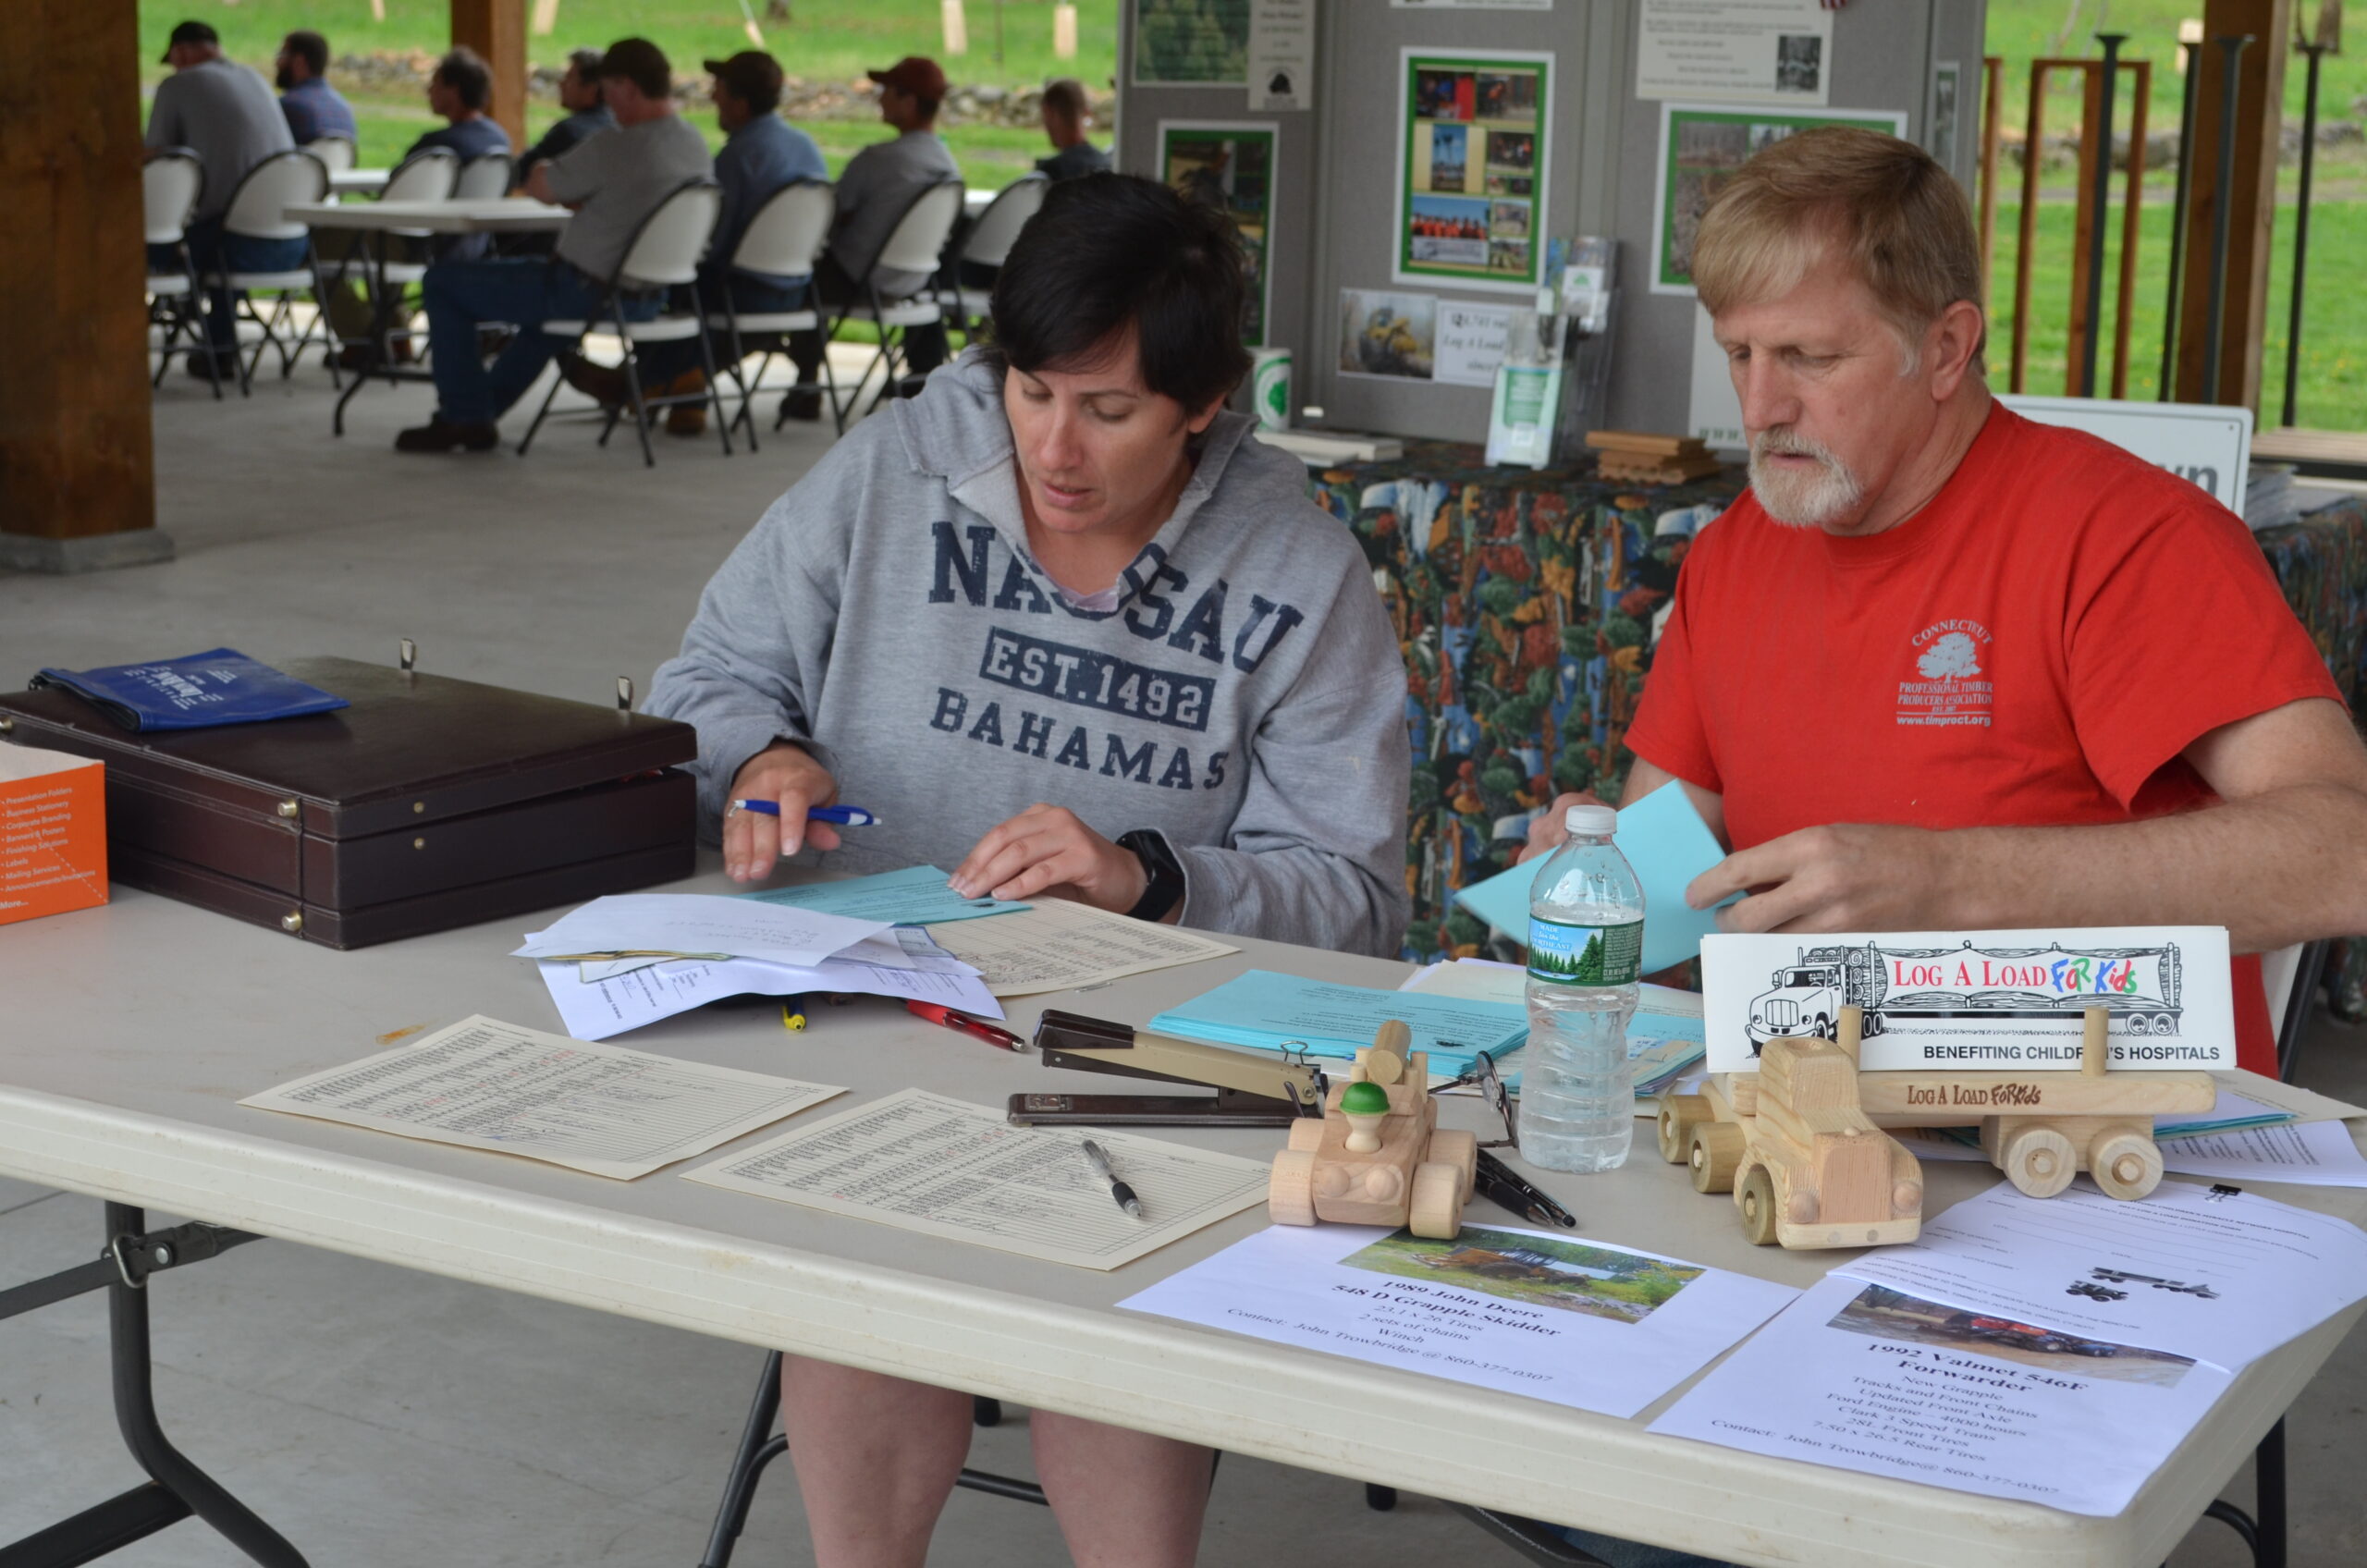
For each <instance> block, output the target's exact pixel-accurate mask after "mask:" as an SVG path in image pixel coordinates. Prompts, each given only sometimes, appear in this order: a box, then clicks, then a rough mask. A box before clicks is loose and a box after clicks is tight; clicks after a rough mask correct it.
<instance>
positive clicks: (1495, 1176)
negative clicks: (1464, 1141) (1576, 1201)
mask: <svg viewBox="0 0 2367 1568" xmlns="http://www.w3.org/2000/svg"><path fill="white" fill-rule="evenodd" d="M1478 1184H1479V1190H1480V1191H1481V1192H1483V1193H1485V1194H1488V1196H1489V1197H1490V1199H1491V1200H1493V1201H1494V1202H1496V1203H1497V1204H1500V1205H1502V1207H1505V1208H1509V1209H1511V1210H1512V1211H1513V1212H1514V1213H1515V1214H1517V1215H1519V1216H1520V1217H1521V1218H1523V1219H1528V1220H1532V1221H1534V1222H1535V1223H1537V1224H1539V1225H1560V1226H1563V1227H1564V1228H1565V1229H1568V1230H1572V1231H1575V1230H1576V1229H1577V1228H1578V1221H1577V1217H1576V1216H1575V1215H1573V1214H1572V1213H1571V1212H1570V1211H1569V1210H1568V1209H1566V1208H1564V1207H1562V1206H1561V1205H1560V1204H1558V1203H1555V1202H1554V1201H1553V1200H1552V1199H1551V1198H1550V1197H1548V1196H1546V1194H1543V1193H1541V1192H1539V1191H1538V1190H1537V1189H1536V1188H1535V1187H1532V1186H1530V1185H1529V1184H1528V1183H1527V1182H1524V1181H1522V1180H1521V1179H1520V1177H1519V1176H1518V1175H1516V1174H1515V1173H1514V1170H1513V1168H1512V1167H1511V1166H1509V1165H1506V1164H1505V1163H1504V1162H1503V1161H1502V1160H1501V1159H1498V1158H1496V1157H1495V1156H1494V1155H1492V1154H1490V1153H1489V1152H1488V1151H1487V1150H1486V1149H1481V1150H1480V1151H1479V1168H1478Z"/></svg>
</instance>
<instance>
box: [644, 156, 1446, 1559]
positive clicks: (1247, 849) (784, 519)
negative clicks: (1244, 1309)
mask: <svg viewBox="0 0 2367 1568" xmlns="http://www.w3.org/2000/svg"><path fill="white" fill-rule="evenodd" d="M1244 288H1245V285H1244V281H1243V276H1242V263H1241V253H1240V249H1239V242H1238V240H1237V239H1235V238H1234V236H1233V231H1232V227H1231V226H1230V225H1229V224H1228V223H1227V222H1226V221H1225V219H1224V217H1223V216H1222V214H1217V213H1212V212H1209V211H1207V210H1206V209H1203V208H1197V207H1194V206H1192V205H1190V204H1188V203H1186V202H1184V201H1183V200H1182V199H1180V198H1179V197H1177V196H1176V195H1175V193H1174V192H1172V191H1171V190H1167V189H1166V188H1165V187H1163V186H1160V185H1159V184H1157V183H1155V182H1154V181H1150V180H1146V179H1133V178H1122V177H1119V176H1115V175H1112V176H1107V177H1105V178H1100V179H1094V180H1080V181H1075V182H1072V183H1070V184H1066V185H1062V186H1060V187H1057V188H1056V189H1054V190H1052V191H1051V192H1050V194H1049V197H1048V198H1047V200H1046V202H1045V203H1044V208H1043V211H1042V213H1041V214H1039V215H1038V216H1037V217H1036V220H1035V221H1034V222H1033V223H1032V224H1030V225H1029V226H1028V227H1027V229H1026V230H1025V232H1024V233H1023V234H1022V235H1021V236H1020V239H1019V242H1018V244H1017V245H1016V246H1015V247H1014V248H1013V249H1012V252H1011V259H1010V262H1009V263H1008V264H1007V265H1006V266H1005V267H1004V268H1003V276H1002V278H1001V281H1000V285H999V287H998V288H996V290H995V298H994V307H993V315H994V335H993V338H992V344H993V347H992V348H991V349H971V350H970V351H969V352H967V353H965V354H964V355H963V357H962V359H961V361H959V362H958V363H957V364H955V365H954V366H952V367H951V368H950V370H948V371H947V372H946V373H945V374H940V375H938V376H936V377H934V378H932V379H931V380H930V381H929V383H928V384H927V386H926V387H924V388H923V389H922V391H921V393H920V395H919V396H918V397H917V398H913V399H911V400H910V401H903V402H897V403H894V404H892V405H890V407H889V410H886V411H884V412H882V413H881V414H880V415H879V416H878V417H877V418H873V419H869V420H866V421H865V422H864V423H861V424H859V425H857V426H855V427H854V428H853V429H852V430H851V431H849V432H848V433H847V435H846V436H845V438H844V439H842V440H841V441H840V442H839V444H838V445H837V446H836V447H832V448H831V449H830V450H829V451H828V453H826V454H825V455H824V456H823V459H822V460H821V462H820V463H818V464H817V465H816V467H815V469H814V471H813V472H812V473H810V474H809V475H808V476H807V477H805V478H804V479H803V480H801V481H799V482H798V484H796V485H795V486H794V487H792V488H791V490H790V492H789V493H788V494H787V495H786V496H782V497H781V498H780V499H779V501H777V502H775V503H774V504H773V506H772V507H771V508H769V509H768V510H767V512H766V513H765V516H764V518H763V520H762V521H760V522H758V523H757V525H756V527H755V529H754V532H753V533H750V534H749V535H748V537H747V538H746V539H745V540H743V541H742V543H741V545H740V546H739V548H738V549H736V550H735V551H733V552H732V555H731V557H730V559H729V560H728V561H726V562H725V563H724V565H723V567H722V569H721V570H719V571H717V573H716V576H715V580H714V581H713V582H710V583H708V584H707V588H706V592H705V594H703V595H702V596H701V598H700V601H699V608H698V614H697V617H696V619H693V621H692V623H691V626H690V629H689V630H688V631H686V632H685V633H684V634H683V638H682V651H681V656H680V657H678V658H675V659H673V660H671V661H669V662H668V663H667V664H665V665H664V666H662V667H660V668H659V669H658V671H657V676H656V683H655V685H654V686H653V687H652V689H651V692H650V700H649V710H650V711H651V712H652V713H656V714H659V715H663V716H665V717H672V718H679V719H682V720H684V721H686V722H688V723H689V724H691V725H692V726H693V728H695V729H697V731H698V747H699V756H698V761H697V763H696V764H695V765H694V769H693V770H694V772H695V773H696V774H697V776H698V779H699V800H700V808H701V816H702V819H703V820H702V826H703V827H704V829H705V831H707V832H709V833H713V832H715V831H716V830H717V827H720V831H721V837H722V840H723V854H724V862H725V864H726V866H727V868H728V869H729V871H730V875H731V876H733V877H734V878H736V879H738V880H740V881H743V882H748V881H758V880H761V879H763V878H764V877H766V876H768V875H770V873H771V872H772V869H773V867H774V865H775V864H776V861H777V859H778V858H785V857H788V856H793V855H798V854H800V853H801V851H809V850H812V851H828V854H827V856H826V858H825V859H824V860H823V861H822V863H821V864H825V865H827V866H829V867H830V868H832V869H839V868H844V869H847V870H852V871H875V870H884V869H888V868H890V867H903V866H911V865H926V864H936V865H943V866H950V867H952V868H953V875H952V884H953V886H954V888H956V889H957V890H960V891H961V892H963V894H964V895H965V896H971V895H975V894H976V893H981V892H984V891H986V890H987V889H993V890H994V891H995V892H996V893H997V894H998V895H1000V896H1002V897H1008V898H1031V897H1048V896H1049V897H1056V898H1068V899H1075V900H1081V901H1083V902H1085V903H1090V904H1092V905H1094V906H1096V907H1097V908H1099V909H1103V910H1108V911H1110V912H1112V913H1118V914H1124V915H1132V916H1133V917H1134V918H1136V919H1140V920H1168V921H1176V920H1180V921H1181V922H1182V923H1184V924H1186V925H1196V926H1202V927H1206V928H1208V929H1209V930H1214V931H1228V932H1239V933H1243V934H1254V935H1257V936H1263V937H1279V938H1282V939H1285V940H1290V941H1299V942H1312V943H1315V944H1318V945H1320V946H1323V947H1329V948H1336V949H1343V950H1347V951H1352V952H1364V953H1373V954H1386V953H1394V952H1395V951H1396V950H1397V947H1398V943H1399V941H1400V940H1401V938H1402V937H1403V934H1404V924H1405V908H1406V894H1405V880H1404V834H1405V791H1406V780H1407V771H1406V770H1407V755H1406V739H1405V726H1404V719H1403V718H1402V717H1401V712H1400V710H1401V704H1402V703H1403V700H1404V689H1405V676H1404V664H1403V662H1402V661H1401V659H1400V658H1399V656H1398V650H1397V641H1396V635H1395V633H1394V631H1392V629H1391V626H1390V623H1389V619H1388V615H1387V613H1386V611H1385V610H1384V609H1383V608H1382V606H1381V603H1380V596H1379V595H1378V594H1375V593H1374V592H1373V589H1372V576H1371V572H1370V571H1369V570H1368V569H1367V566H1366V563H1365V558H1364V556H1363V554H1362V553H1361V551H1360V550H1359V549H1358V548H1357V546H1356V545H1355V540H1354V538H1353V537H1352V536H1351V535H1350V534H1349V533H1347V531H1346V530H1344V529H1343V528H1341V527H1340V526H1339V524H1338V523H1337V522H1335V521H1332V520H1331V518H1329V517H1328V516H1327V515H1326V514H1325V513H1324V512H1323V511H1322V510H1321V509H1320V508H1318V507H1317V506H1315V504H1314V503H1313V502H1312V501H1310V500H1309V499H1308V498H1307V493H1306V474H1305V471H1304V469H1303V468H1301V467H1300V466H1299V465H1298V464H1297V463H1296V461H1295V460H1294V459H1288V458H1287V457H1286V456H1285V455H1284V454H1283V453H1282V452H1280V451H1278V450H1276V449H1274V448H1272V447H1266V446H1263V445H1261V444H1259V443H1258V442H1257V441H1256V440H1254V439H1252V438H1251V436H1250V434H1249V433H1250V428H1251V422H1250V421H1249V420H1248V419H1246V418H1245V417H1244V416H1243V415H1240V414H1235V413H1229V412H1226V411H1225V410H1224V399H1225V398H1226V397H1227V396H1228V395H1229V394H1230V393H1231V392H1232V391H1233V388H1234V387H1235V386H1237V385H1238V384H1239V382H1240V380H1241V378H1242V376H1243V374H1245V372H1246V370H1247V368H1248V356H1247V355H1246V353H1245V351H1244V350H1243V349H1242V347H1241V338H1240V322H1241V310H1242V300H1243V294H1244ZM1228 583H1230V584H1231V585H1232V586H1231V590H1230V593H1229V594H1228V590H1227V584H1228ZM982 659H983V662H982ZM1048 661H1049V662H1048ZM1096 671H1098V672H1099V674H1098V676H1097V675H1096V674H1095V673H1094V672H1096ZM842 796H843V798H844V799H846V800H848V801H851V802H859V803H861V804H863V805H865V806H868V807H871V808H873V809H874V810H877V811H878V812H879V813H880V815H881V822H880V825H879V826H877V827H867V828H863V829H860V830H858V831H855V832H851V833H849V834H847V835H845V836H843V837H841V836H840V834H839V833H838V832H837V831H836V830H835V829H833V828H831V827H828V826H826V825H820V824H816V825H811V826H809V825H808V824H807V822H806V820H805V813H806V809H807V808H808V807H809V806H815V805H820V804H824V803H826V802H832V801H836V800H839V799H840V798H841V797H842ZM739 800H754V801H767V802H777V803H778V804H779V811H780V815H779V817H778V818H776V817H773V816H767V815H757V814H754V813H749V812H745V811H734V810H730V802H734V801H739ZM782 1385H783V1399H782V1405H781V1409H782V1415H783V1426H784V1430H785V1431H786V1432H787V1433H788V1435H789V1452H790V1454H791V1458H792V1460H793V1462H794V1463H795V1464H796V1467H797V1483H798V1487H799V1488H800V1489H801V1490H802V1492H803V1495H804V1499H805V1514H806V1520H807V1523H808V1525H809V1526H810V1528H811V1529H812V1531H813V1535H814V1546H815V1561H816V1562H820V1563H823V1564H827V1565H828V1568H920V1564H921V1563H922V1562H923V1560H924V1558H925V1556H926V1553H927V1550H928V1542H929V1537H930V1534H931V1531H932V1530H933V1528H934V1526H935V1525H936V1522H937V1518H938V1513H939V1511H940V1510H941V1509H942V1508H943V1507H944V1504H945V1501H946V1498H947V1496H948V1495H949V1493H950V1491H951V1489H952V1487H953V1482H954V1476H955V1475H956V1473H957V1472H958V1471H959V1470H960V1469H961V1467H962V1462H963V1454H964V1452H966V1450H967V1448H968V1446H969V1440H970V1408H971V1407H970V1396H969V1395H968V1394H966V1393H963V1392H959V1391H957V1390H950V1389H941V1388H934V1387H931V1386H929V1385H926V1384H923V1383H916V1382H911V1381H907V1380H905V1379H902V1378H893V1377H889V1376H886V1375H883V1374H880V1373H875V1372H863V1371H857V1370H854V1369H852V1368H849V1367H844V1366H829V1365H827V1364H825V1363H822V1362H818V1361H813V1360H809V1359H807V1358H805V1357H803V1356H791V1357H790V1358H789V1360H788V1363H787V1365H786V1367H785V1370H784V1372H783V1376H782ZM1028 1427H1029V1430H1030V1433H1031V1435H1032V1438H1033V1440H1034V1444H1035V1452H1036V1471H1037V1474H1038V1475H1039V1476H1041V1477H1042V1479H1043V1485H1044V1490H1045V1492H1046V1494H1047V1495H1048V1496H1049V1499H1050V1501H1051V1504H1052V1508H1053V1511H1054V1513H1055V1514H1056V1515H1057V1516H1058V1518H1059V1521H1060V1525H1061V1532H1062V1534H1063V1535H1064V1536H1065V1537H1066V1538H1067V1542H1068V1547H1069V1550H1070V1553H1071V1555H1072V1557H1073V1560H1074V1561H1075V1562H1077V1563H1078V1564H1080V1565H1081V1568H1109V1565H1112V1564H1118V1563H1125V1564H1132V1565H1136V1568H1185V1565H1187V1564H1189V1563H1190V1562H1192V1560H1193V1554H1194V1550H1195V1548H1196V1543H1197V1540H1198V1537H1199V1533H1200V1516H1201V1513H1202V1510H1203V1508H1204V1506H1205V1504H1206V1501H1207V1498H1208V1476H1209V1469H1210V1455H1209V1452H1208V1450H1207V1449H1205V1448H1200V1447H1197V1446H1195V1445H1193V1444H1189V1443H1183V1442H1178V1441H1175V1440H1173V1439H1167V1438H1160V1437H1155V1436H1152V1435H1149V1434H1147V1433H1141V1432H1129V1431H1123V1430H1121V1429H1119V1428H1116V1427H1107V1426H1103V1425H1101V1424H1099V1423H1098V1422H1093V1421H1087V1420H1084V1419H1081V1418H1078V1417H1074V1416H1066V1415H1055V1414H1054V1413H1052V1412H1050V1411H1044V1410H1037V1411H1035V1412H1033V1413H1031V1415H1030V1416H1029V1419H1028Z"/></svg>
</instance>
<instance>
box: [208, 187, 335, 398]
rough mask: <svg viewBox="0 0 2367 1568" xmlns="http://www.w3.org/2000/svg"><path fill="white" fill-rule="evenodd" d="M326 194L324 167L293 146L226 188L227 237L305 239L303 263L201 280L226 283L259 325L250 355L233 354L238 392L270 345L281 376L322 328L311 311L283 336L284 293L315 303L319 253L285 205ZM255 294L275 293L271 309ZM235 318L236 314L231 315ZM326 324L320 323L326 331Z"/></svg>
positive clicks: (288, 323) (286, 324)
mask: <svg viewBox="0 0 2367 1568" xmlns="http://www.w3.org/2000/svg"><path fill="white" fill-rule="evenodd" d="M328 193H329V171H328V170H327V169H326V168H325V167H323V166H322V165H321V161H320V160H319V159H318V158H315V157H313V155H312V154H311V153H303V152H299V151H297V150H296V149H294V148H290V149H288V151H287V152H285V153H273V154H272V155H271V156H270V157H268V158H265V159H264V161H263V162H261V163H259V164H257V165H255V166H254V167H252V168H251V169H249V170H248V171H247V173H246V177H245V178H242V179H240V180H239V184H238V189H237V190H234V191H233V192H232V193H231V196H230V205H229V207H228V208H227V210H225V211H224V213H223V214H222V233H223V236H224V237H225V238H226V239H227V238H231V237H236V238H239V239H301V240H303V241H304V264H303V265H302V266H300V267H289V268H288V269H287V270H285V271H281V272H239V271H236V270H229V269H226V270H224V271H222V272H219V273H209V274H207V275H206V278H205V282H206V283H208V284H217V283H218V284H219V285H221V286H222V287H224V288H227V289H228V290H229V291H230V293H231V295H232V297H233V299H234V300H235V304H234V306H233V308H234V309H243V310H244V311H245V312H246V315H247V319H248V320H250V321H251V322H253V323H254V324H255V325H256V326H257V327H259V328H261V329H262V332H263V337H262V339H261V341H259V342H257V343H256V344H255V351H254V355H253V357H252V358H251V359H249V358H248V357H247V356H246V355H245V354H243V353H239V354H236V355H235V356H234V358H235V360H236V364H237V369H238V372H239V392H240V394H241V395H246V394H249V393H251V392H252V390H253V386H254V373H255V372H256V371H258V370H260V369H262V368H263V354H264V349H273V350H275V351H276V352H277V354H278V355H279V374H280V377H281V379H283V380H284V379H286V378H287V376H288V373H289V372H290V371H292V370H293V369H294V368H295V365H296V360H297V356H299V355H300V354H301V353H302V352H303V351H304V345H305V344H306V343H308V342H310V341H311V340H312V337H313V328H315V327H322V326H323V321H324V316H323V314H322V313H318V312H316V313H315V315H314V316H313V320H311V321H309V322H306V323H305V324H304V325H303V326H302V328H301V329H300V330H299V331H298V332H297V333H296V337H295V339H294V341H293V342H290V341H288V340H287V339H285V338H283V337H281V336H280V334H281V332H282V331H283V330H286V329H288V328H290V327H292V326H294V325H295V316H294V313H293V312H292V311H291V310H290V308H289V304H288V296H289V295H291V294H297V293H309V294H311V295H312V296H313V303H314V305H315V306H318V305H319V304H320V301H321V298H322V292H323V288H322V281H321V269H320V258H319V257H318V256H317V255H315V254H314V253H313V231H312V228H311V227H310V226H309V225H306V224H303V223H300V222H298V221H297V220H295V219H293V218H290V217H288V207H290V206H291V205H293V204H295V203H297V202H318V201H320V200H321V199H322V198H324V197H325V196H326V195H327V194H328ZM257 294H269V295H272V296H274V300H273V304H272V310H271V313H270V314H269V315H265V314H264V312H262V311H260V310H257V309H256V308H255V302H254V297H255V296H256V295H257ZM234 319H235V318H234ZM325 330H326V329H325V327H323V331H324V335H325Z"/></svg>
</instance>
